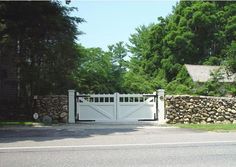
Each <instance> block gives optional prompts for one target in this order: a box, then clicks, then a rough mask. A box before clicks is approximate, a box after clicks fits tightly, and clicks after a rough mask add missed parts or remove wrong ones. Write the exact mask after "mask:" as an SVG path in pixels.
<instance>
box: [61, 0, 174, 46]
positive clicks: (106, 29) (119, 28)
mask: <svg viewBox="0 0 236 167" xmlns="http://www.w3.org/2000/svg"><path fill="white" fill-rule="evenodd" d="M176 2H177V0H172V1H171V0H169V1H168V0H167V1H154V0H152V1H148V0H147V1H145V0H139V1H135V0H130V1H124V0H121V1H112V0H110V1H108V0H106V1H101V0H90V1H89V0H71V3H70V4H69V5H68V6H70V7H72V6H73V7H77V8H78V12H76V13H73V14H75V15H76V16H79V17H81V18H84V19H85V20H86V22H84V23H82V24H80V25H79V26H78V28H79V30H81V31H83V32H84V33H85V34H84V35H81V36H79V41H78V42H79V43H81V44H82V45H83V46H85V47H100V48H102V49H104V50H106V49H107V46H108V45H111V44H115V43H116V42H119V41H124V42H125V43H128V41H129V40H128V39H129V37H130V34H132V33H135V28H136V27H138V26H140V25H149V24H150V23H153V22H154V23H156V22H157V18H158V17H159V16H163V17H165V16H167V15H168V14H170V13H171V11H172V6H174V5H175V4H176ZM63 5H64V2H63Z"/></svg>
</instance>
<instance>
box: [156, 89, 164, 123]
mask: <svg viewBox="0 0 236 167" xmlns="http://www.w3.org/2000/svg"><path fill="white" fill-rule="evenodd" d="M164 92H165V90H164V89H158V90H157V93H158V123H159V124H165V123H166V122H165V93H164Z"/></svg>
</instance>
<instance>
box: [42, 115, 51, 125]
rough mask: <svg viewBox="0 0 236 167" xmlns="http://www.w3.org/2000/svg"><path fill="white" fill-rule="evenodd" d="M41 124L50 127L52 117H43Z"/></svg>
mask: <svg viewBox="0 0 236 167" xmlns="http://www.w3.org/2000/svg"><path fill="white" fill-rule="evenodd" d="M42 121H43V123H44V124H46V125H50V124H52V117H50V116H48V115H45V116H43V120H42Z"/></svg>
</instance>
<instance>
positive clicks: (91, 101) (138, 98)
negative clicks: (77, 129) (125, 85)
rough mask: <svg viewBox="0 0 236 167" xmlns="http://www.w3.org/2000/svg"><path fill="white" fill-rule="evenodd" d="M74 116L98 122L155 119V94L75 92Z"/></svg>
mask: <svg viewBox="0 0 236 167" xmlns="http://www.w3.org/2000/svg"><path fill="white" fill-rule="evenodd" d="M76 97H77V102H76V118H77V119H78V120H93V121H98V122H100V121H101V122H106V121H107V122H113V121H121V122H122V121H139V120H155V119H156V118H157V113H156V111H157V110H156V98H155V97H156V94H149V95H145V94H119V93H115V94H90V95H89V94H88V95H80V94H79V93H76Z"/></svg>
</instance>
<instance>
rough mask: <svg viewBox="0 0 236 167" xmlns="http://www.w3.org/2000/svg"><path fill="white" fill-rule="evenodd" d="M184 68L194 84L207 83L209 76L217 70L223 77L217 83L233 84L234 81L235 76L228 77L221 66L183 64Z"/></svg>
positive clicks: (210, 77)
mask: <svg viewBox="0 0 236 167" xmlns="http://www.w3.org/2000/svg"><path fill="white" fill-rule="evenodd" d="M185 67H186V69H187V71H188V73H189V75H190V77H191V78H192V80H193V81H194V82H207V81H208V80H210V79H212V76H211V74H212V73H214V72H217V71H218V70H219V72H220V73H221V74H222V77H223V79H221V80H219V82H234V80H235V79H236V74H232V75H230V76H229V75H228V74H227V72H226V70H225V69H224V68H222V67H221V66H209V65H190V64H185Z"/></svg>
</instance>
